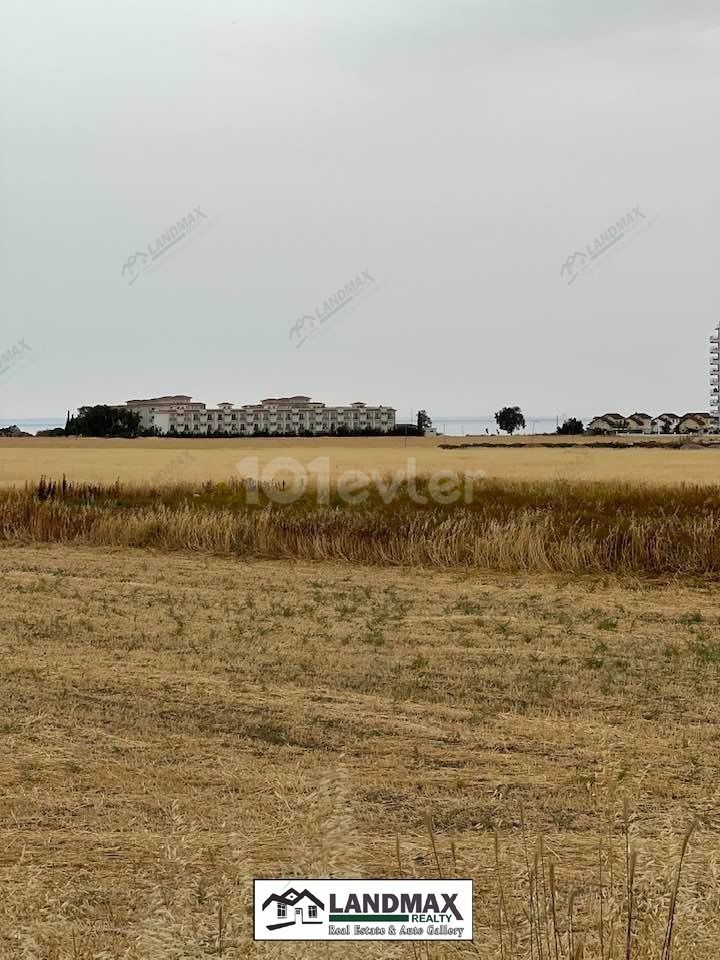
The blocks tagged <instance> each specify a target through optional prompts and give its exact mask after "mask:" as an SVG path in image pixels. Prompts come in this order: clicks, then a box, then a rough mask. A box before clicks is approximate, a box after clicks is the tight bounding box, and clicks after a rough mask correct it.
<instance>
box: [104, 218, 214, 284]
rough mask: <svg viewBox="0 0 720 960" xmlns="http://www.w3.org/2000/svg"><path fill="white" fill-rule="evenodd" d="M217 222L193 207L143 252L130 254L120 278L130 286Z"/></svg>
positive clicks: (138, 251) (137, 251)
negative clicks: (180, 246) (164, 258)
mask: <svg viewBox="0 0 720 960" xmlns="http://www.w3.org/2000/svg"><path fill="white" fill-rule="evenodd" d="M216 220H217V217H213V219H212V220H210V219H208V216H207V214H206V213H204V212H203V211H202V210H201V209H200V207H195V209H194V210H191V211H190V212H189V213H187V214H186V215H185V216H184V217H183V218H182V220H178V221H177V222H176V223H174V224H173V225H172V226H171V227H168V229H167V230H165V231H163V233H161V234H160V236H159V237H157V238H156V239H155V241H154V242H152V243H149V244H148V245H147V247H145V248H144V249H143V250H136V251H135V253H132V254H130V256H129V257H128V258H127V260H126V261H125V263H124V264H123V267H122V271H121V276H122V277H123V279H125V280H127V282H128V284H130V285H132V284H133V283H135V281H136V280H137V279H138V277H140V276H141V275H142V274H143V273H147V272H148V271H149V270H152V269H153V268H154V267H155V266H157V264H158V262H159V261H160V258H161V257H164V256H165V255H166V254H168V253H169V252H170V251H171V250H174V249H176V248H177V247H178V246H179V245H180V244H183V245H184V243H185V241H188V240H189V239H190V237H197V236H198V235H200V234H201V233H205V232H206V230H208V229H209V228H210V227H211V226H212V225H213V224H214V223H215V221H216Z"/></svg>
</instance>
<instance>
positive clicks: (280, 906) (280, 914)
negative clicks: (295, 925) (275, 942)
mask: <svg viewBox="0 0 720 960" xmlns="http://www.w3.org/2000/svg"><path fill="white" fill-rule="evenodd" d="M286 916H287V907H286V906H285V904H284V903H279V904H278V917H286Z"/></svg>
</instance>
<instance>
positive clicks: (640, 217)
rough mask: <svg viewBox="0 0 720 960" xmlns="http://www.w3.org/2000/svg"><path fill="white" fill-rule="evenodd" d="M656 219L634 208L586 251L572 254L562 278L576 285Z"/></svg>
mask: <svg viewBox="0 0 720 960" xmlns="http://www.w3.org/2000/svg"><path fill="white" fill-rule="evenodd" d="M656 219H657V217H654V218H653V219H652V220H650V219H648V217H647V216H646V214H644V213H643V211H642V210H641V209H640V207H634V208H633V209H632V210H631V211H629V212H628V213H626V214H625V216H623V217H621V218H620V219H619V220H616V221H615V223H613V224H611V225H610V226H609V227H608V228H607V229H606V230H604V231H603V232H602V233H601V234H600V235H599V236H597V237H595V239H594V240H593V241H592V242H591V243H588V244H586V245H585V248H584V249H582V250H576V251H575V252H574V253H571V254H570V256H569V257H568V258H567V259H566V260H565V262H564V263H563V264H562V266H561V267H560V277H561V278H562V279H563V280H565V282H566V283H567V284H568V286H569V285H570V284H571V283H574V282H575V281H576V280H577V278H578V277H579V276H581V274H583V273H586V272H588V271H590V270H591V269H593V268H594V267H595V266H596V264H597V262H598V260H599V259H600V258H601V257H603V256H604V255H605V254H606V253H608V252H609V251H610V250H613V249H615V248H616V247H617V244H620V243H625V242H627V241H628V239H629V238H630V236H631V235H634V236H637V235H638V234H640V233H643V232H644V231H645V230H646V229H647V227H649V226H650V225H651V224H652V223H654V222H655V220H656Z"/></svg>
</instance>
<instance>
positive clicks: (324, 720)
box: [0, 546, 720, 960]
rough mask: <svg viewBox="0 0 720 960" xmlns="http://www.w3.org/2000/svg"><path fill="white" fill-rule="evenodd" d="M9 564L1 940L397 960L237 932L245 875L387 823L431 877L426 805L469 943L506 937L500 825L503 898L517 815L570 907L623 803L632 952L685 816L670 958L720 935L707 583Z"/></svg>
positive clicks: (187, 953)
mask: <svg viewBox="0 0 720 960" xmlns="http://www.w3.org/2000/svg"><path fill="white" fill-rule="evenodd" d="M0 571H1V573H2V582H3V590H2V593H1V594H0V654H1V660H0V663H1V664H2V668H1V672H0V682H1V683H2V694H1V700H0V702H1V703H2V713H1V714H0V744H1V745H2V747H3V749H2V754H1V755H0V956H2V957H3V958H11V957H12V958H43V960H45V958H50V960H53V958H55V960H65V958H68V960H69V958H72V960H77V958H82V960H86V958H88V960H89V958H101V960H108V958H115V957H130V958H133V960H135V958H142V960H147V958H160V957H162V958H186V957H206V956H215V955H219V949H220V942H222V946H223V951H224V955H226V956H239V957H245V956H247V957H256V956H258V957H260V956H264V957H287V958H295V957H299V956H301V955H303V956H318V957H326V956H338V957H340V956H343V957H368V958H370V957H380V956H382V957H407V958H410V957H412V956H413V949H412V946H411V945H410V944H405V945H402V944H398V945H393V944H388V945H385V946H384V947H382V949H381V950H378V949H375V948H378V947H380V945H374V947H373V946H372V945H371V946H362V945H355V946H353V945H349V944H344V945H342V946H338V947H334V948H331V949H330V950H327V951H326V949H325V946H326V945H322V944H321V945H318V946H317V947H314V948H313V947H312V946H310V947H307V948H305V949H306V952H305V953H303V952H302V949H301V947H300V945H299V944H292V943H290V944H285V945H282V944H281V945H275V946H272V947H270V946H266V945H263V944H253V942H252V939H251V938H252V934H251V920H250V901H249V897H250V878H252V877H253V876H263V875H264V876H272V875H278V876H283V875H295V876H321V875H328V874H334V875H336V876H337V875H346V876H348V875H361V876H368V877H371V876H394V875H397V873H398V865H397V862H396V837H399V843H400V852H401V862H402V868H403V870H404V871H406V872H408V873H412V872H414V873H416V875H418V876H433V875H435V874H436V870H437V865H436V863H435V861H434V858H433V855H432V852H431V846H430V843H429V838H428V833H427V829H426V826H425V819H424V818H425V817H426V815H427V814H428V813H429V814H430V815H431V816H432V821H433V824H434V830H435V834H436V840H437V846H438V853H439V857H440V861H441V867H442V869H443V870H444V871H446V872H451V871H455V872H456V873H457V875H461V876H472V877H473V878H474V879H475V884H476V887H475V899H476V902H477V914H476V918H475V923H476V930H475V945H474V952H473V953H472V954H467V955H468V956H469V955H473V956H480V957H488V958H496V957H500V955H501V954H500V946H499V941H498V935H497V923H496V921H497V880H496V870H495V863H494V853H493V844H494V840H493V829H494V827H495V826H497V827H498V828H499V831H500V837H501V849H502V856H503V858H504V863H505V866H504V872H505V875H506V878H507V883H508V888H509V889H510V888H513V889H514V888H515V887H516V886H517V885H519V884H520V878H521V876H522V875H523V872H524V870H525V863H524V856H525V855H524V851H523V838H522V830H521V821H520V816H521V815H520V810H521V808H522V809H524V817H525V819H526V822H527V829H528V833H529V835H530V837H531V841H530V842H531V843H532V842H533V840H534V836H535V834H536V832H537V831H539V830H541V831H543V832H544V834H545V838H546V839H545V843H546V848H547V850H548V856H549V857H551V858H553V860H554V862H555V864H556V867H555V869H556V874H557V882H558V886H559V890H560V893H559V896H560V897H561V898H565V899H567V897H568V894H569V890H570V888H571V887H573V886H574V887H576V889H577V894H576V907H575V909H576V911H577V913H578V916H581V915H582V911H583V902H584V900H588V901H589V899H590V898H591V897H592V896H593V895H594V890H595V883H596V877H597V863H598V845H599V842H600V839H601V837H602V836H607V834H608V830H610V833H611V834H612V836H613V849H614V857H615V869H616V871H617V873H618V874H621V873H622V871H623V869H624V850H623V846H622V835H621V826H620V818H619V812H620V810H621V808H622V799H623V798H624V797H626V798H627V799H628V801H629V806H630V810H631V812H632V823H631V837H632V842H633V845H634V846H635V847H636V848H637V850H638V866H637V876H638V881H637V882H638V889H639V895H638V904H639V906H638V910H639V915H638V921H637V927H636V936H637V942H638V944H640V943H642V944H645V945H648V944H651V945H656V946H657V949H656V950H653V951H652V952H650V951H649V948H648V952H647V953H645V952H641V951H640V950H638V951H637V953H633V956H636V955H637V956H643V957H644V956H654V957H659V955H660V946H659V945H660V943H661V941H662V929H663V928H664V921H665V911H666V909H667V892H668V890H669V888H670V885H671V879H672V871H673V870H674V868H675V864H676V861H677V850H678V846H679V843H680V838H681V835H682V833H683V830H684V828H685V826H686V824H687V823H688V822H689V821H690V820H691V819H693V818H695V819H697V821H698V828H697V831H696V833H695V835H694V836H693V839H692V841H691V845H690V849H689V853H688V857H687V860H686V863H685V866H684V868H683V870H684V872H683V880H682V884H681V891H680V897H679V906H678V919H677V943H676V947H675V952H674V954H673V956H674V957H675V958H676V960H681V958H683V960H690V958H694V960H716V958H717V956H718V955H720V803H719V800H720V792H719V787H718V782H719V781H718V773H719V771H720V719H719V718H718V709H717V702H718V693H719V692H720V683H719V681H720V614H719V611H718V606H717V600H716V593H717V588H716V585H715V584H707V585H704V584H697V585H692V584H687V583H686V584H682V583H671V584H668V583H657V584H652V583H648V582H647V581H642V582H640V581H638V582H634V581H625V582H618V581H617V580H613V579H592V578H587V579H578V578H569V577H557V576H499V575H497V576H495V575H467V574H462V573H453V572H448V573H438V572H432V573H427V572H424V571H422V570H412V571H405V570H397V569H395V570H378V569H367V568H362V567H350V566H344V565H340V564H327V563H322V564H320V563H318V564H310V563H291V562H270V561H266V562H253V563H239V562H235V561H232V560H225V559H216V558H211V557H202V556H192V557H191V556H182V555H181V556H178V555H171V556H168V555H162V556H160V555H153V554H150V553H144V552H141V551H131V550H117V551H114V552H113V551H108V550H107V549H103V550H99V549H95V550H93V549H86V548H80V547H74V548H66V547H56V546H48V547H22V548H21V547H5V548H3V549H2V550H0ZM606 854H607V848H606ZM531 856H532V852H531ZM220 905H222V907H223V913H222V920H220V919H219V917H220V914H219V906H220ZM518 911H520V905H518ZM220 929H222V933H220ZM586 935H587V937H588V943H590V940H591V938H592V931H590V930H588V931H587V933H586ZM621 948H622V951H623V952H622V956H624V955H625V954H624V942H622V943H621V944H619V945H616V948H615V949H616V953H615V955H616V956H619V954H620V950H621ZM643 949H644V948H643ZM313 950H314V951H316V952H313ZM457 950H459V948H457ZM433 951H434V952H433ZM423 955H424V954H423ZM458 955H460V954H459V953H458V952H456V948H454V947H453V946H452V945H446V946H436V947H434V948H432V950H431V952H430V954H429V956H430V957H432V958H440V957H445V956H458ZM462 955H465V954H462ZM596 955H597V954H596V953H592V952H588V953H586V955H585V956H586V958H587V957H590V956H593V957H594V956H596Z"/></svg>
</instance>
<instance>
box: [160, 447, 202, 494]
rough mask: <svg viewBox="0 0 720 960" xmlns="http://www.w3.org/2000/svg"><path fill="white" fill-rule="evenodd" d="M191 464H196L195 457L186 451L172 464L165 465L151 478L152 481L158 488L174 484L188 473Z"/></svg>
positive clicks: (172, 461) (171, 462)
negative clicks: (187, 469)
mask: <svg viewBox="0 0 720 960" xmlns="http://www.w3.org/2000/svg"><path fill="white" fill-rule="evenodd" d="M191 463H195V457H194V456H193V455H192V454H191V453H188V451H187V450H186V451H184V452H183V453H181V454H179V455H178V456H177V457H175V459H174V460H171V461H170V463H167V464H165V466H164V467H161V468H160V469H159V470H158V471H157V472H156V473H154V474H153V475H152V477H151V478H150V481H151V483H154V484H156V485H157V486H162V485H163V484H168V483H174V482H176V481H178V480H180V479H182V477H183V475H184V474H185V472H186V468H187V467H188V466H189V465H190V464H191Z"/></svg>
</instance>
